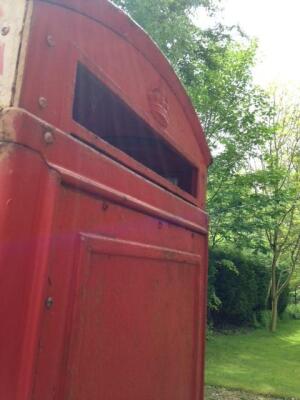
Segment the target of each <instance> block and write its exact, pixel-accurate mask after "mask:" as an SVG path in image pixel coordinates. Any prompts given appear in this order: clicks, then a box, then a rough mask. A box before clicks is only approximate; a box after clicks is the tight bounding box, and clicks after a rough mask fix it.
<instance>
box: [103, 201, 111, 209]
mask: <svg viewBox="0 0 300 400" xmlns="http://www.w3.org/2000/svg"><path fill="white" fill-rule="evenodd" d="M108 207H109V205H108V203H107V202H106V201H104V202H103V203H102V210H103V211H106V210H107V209H108Z"/></svg>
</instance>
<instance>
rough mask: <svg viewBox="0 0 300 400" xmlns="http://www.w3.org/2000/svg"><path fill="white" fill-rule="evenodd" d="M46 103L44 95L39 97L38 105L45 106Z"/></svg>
mask: <svg viewBox="0 0 300 400" xmlns="http://www.w3.org/2000/svg"><path fill="white" fill-rule="evenodd" d="M47 105H48V101H47V99H46V98H45V97H39V106H40V107H41V108H46V107H47Z"/></svg>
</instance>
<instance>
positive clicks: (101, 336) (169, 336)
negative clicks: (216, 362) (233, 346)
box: [0, 0, 210, 400]
mask: <svg viewBox="0 0 300 400" xmlns="http://www.w3.org/2000/svg"><path fill="white" fill-rule="evenodd" d="M30 3H31V6H32V19H28V20H27V23H28V26H25V27H24V29H25V30H27V31H28V33H29V42H28V47H27V50H28V51H27V52H25V53H24V55H25V56H26V57H25V58H24V75H23V72H22V73H21V75H22V76H23V78H24V79H23V80H22V79H21V80H20V81H19V87H18V90H19V91H20V102H17V104H16V105H17V107H16V108H8V109H5V110H3V111H2V112H1V115H0V291H1V296H2V300H1V302H0V314H1V321H2V323H1V326H0V343H1V352H0V383H1V384H0V399H5V400H40V399H43V400H66V399H68V400H71V399H72V400H82V399H88V400H98V399H102V398H103V399H105V400H125V399H126V400H127V399H128V400H129V399H130V400H138V399H139V400H141V399H142V400H143V399H145V400H146V399H160V400H171V399H172V400H189V399H193V400H199V399H200V400H202V399H203V370H204V367H203V363H204V342H205V340H204V335H205V313H206V300H205V299H206V280H207V229H208V219H207V214H206V213H205V210H204V203H205V181H206V172H207V166H208V163H209V162H210V155H209V152H208V148H207V146H206V144H205V142H204V141H205V139H204V136H203V132H202V130H201V127H200V125H199V123H198V122H197V121H196V119H195V118H196V116H195V113H194V111H193V109H192V108H191V105H190V103H189V101H188V100H187V97H186V95H185V93H184V91H183V89H182V88H181V86H180V84H179V82H178V79H177V78H176V76H175V74H174V73H173V71H172V70H171V68H170V66H169V65H168V64H167V62H166V61H165V59H164V58H163V56H162V55H161V54H160V53H159V51H158V49H157V48H156V47H155V45H154V44H153V43H152V42H151V41H150V39H149V38H148V37H147V36H146V34H145V33H144V32H142V31H141V29H140V28H138V27H137V26H136V25H134V24H133V23H132V21H131V20H129V19H128V17H126V16H125V15H124V14H122V13H121V12H120V11H119V10H117V9H115V8H114V7H113V6H112V5H111V4H109V3H107V2H106V1H104V0H102V1H96V0H88V1H79V0H78V1H77V0H73V1H71V0H70V1H67V0H64V1H63V0H61V1H58V0H57V1H53V2H52V1H51V2H50V1H48V2H46V1H39V0H37V1H33V2H30ZM54 3H57V4H54ZM92 16H93V19H92V18H91V17H92ZM10 33H11V30H10V31H9V32H8V33H7V35H6V36H4V37H8V36H9V35H10ZM21 47H22V46H21ZM23 48H24V47H23ZM24 51H25V50H24ZM41 60H42V61H43V63H41ZM78 62H80V63H83V64H84V65H85V66H87V67H88V68H89V69H90V70H91V71H92V72H93V74H94V75H95V76H97V77H98V78H99V79H100V80H101V81H103V82H104V83H105V84H106V85H107V87H108V88H109V89H110V90H111V91H113V92H114V93H117V95H118V96H119V97H120V98H122V100H123V101H124V102H126V104H127V105H128V106H129V107H130V108H131V109H132V110H134V111H135V113H136V114H137V115H139V117H141V118H142V119H143V120H144V121H146V122H147V124H148V125H149V126H150V127H151V129H153V130H154V131H155V132H157V135H159V136H160V137H161V138H163V140H165V142H166V143H168V145H170V146H172V148H173V149H176V152H178V153H179V154H181V155H182V156H184V157H185V159H186V160H188V162H189V163H191V164H192V165H193V166H194V168H195V169H197V170H198V175H197V180H196V181H195V182H192V184H193V185H195V186H196V189H197V190H196V191H195V195H193V194H191V193H187V192H185V191H184V190H183V189H182V188H179V187H177V186H176V185H175V183H172V182H170V181H167V180H166V179H165V178H164V177H163V176H160V175H159V174H158V173H156V172H153V171H152V170H151V169H149V168H147V167H145V166H144V165H142V163H141V162H138V161H136V160H134V159H133V158H131V157H130V156H128V154H125V153H124V152H122V151H121V150H120V149H117V148H115V147H114V146H112V145H111V144H109V143H107V142H106V141H105V140H104V138H102V137H101V135H99V136H97V135H95V134H93V133H91V132H90V131H88V130H87V129H86V128H84V127H82V126H81V125H79V124H78V123H76V122H75V121H74V120H73V118H72V106H73V97H74V90H75V89H74V86H75V72H76V66H77V63H78ZM21 69H22V68H21ZM22 82H23V84H22V85H21V83H22ZM7 105H9V104H7Z"/></svg>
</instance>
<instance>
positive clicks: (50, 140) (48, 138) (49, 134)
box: [44, 131, 54, 144]
mask: <svg viewBox="0 0 300 400" xmlns="http://www.w3.org/2000/svg"><path fill="white" fill-rule="evenodd" d="M44 140H45V142H46V143H47V144H52V143H53V142H54V137H53V133H52V132H49V131H47V132H45V133H44Z"/></svg>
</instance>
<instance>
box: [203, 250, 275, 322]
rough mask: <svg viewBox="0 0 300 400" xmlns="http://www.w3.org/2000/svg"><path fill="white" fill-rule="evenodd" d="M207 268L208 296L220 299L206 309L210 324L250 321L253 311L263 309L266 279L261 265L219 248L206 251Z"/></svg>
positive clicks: (255, 260) (253, 258)
mask: <svg viewBox="0 0 300 400" xmlns="http://www.w3.org/2000/svg"><path fill="white" fill-rule="evenodd" d="M209 268H210V269H209V296H210V297H211V299H212V298H213V296H215V297H216V298H217V299H219V301H220V304H219V305H218V307H217V308H216V307H215V308H214V309H211V310H210V318H212V320H213V322H214V324H215V325H218V326H220V325H226V324H233V325H247V324H252V323H253V320H254V313H255V312H257V311H259V310H263V309H264V308H265V302H266V295H267V287H268V278H269V274H268V271H267V270H266V267H265V264H264V263H263V262H262V261H261V260H259V258H258V257H253V256H249V255H247V254H243V253H242V252H241V251H238V250H234V249H230V248H222V249H220V248H219V249H213V250H212V251H211V252H210V259H209Z"/></svg>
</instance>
